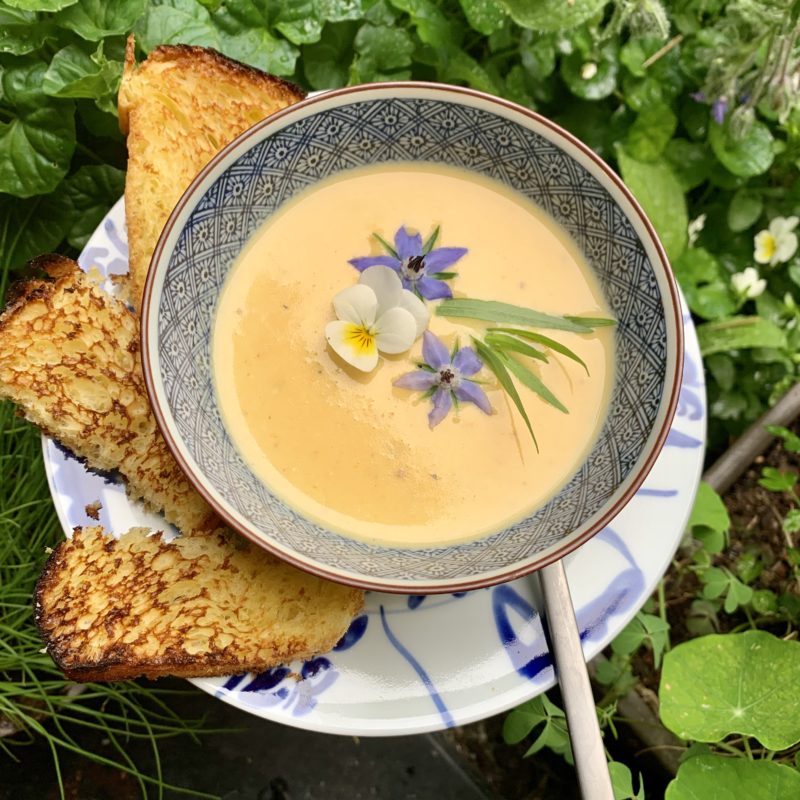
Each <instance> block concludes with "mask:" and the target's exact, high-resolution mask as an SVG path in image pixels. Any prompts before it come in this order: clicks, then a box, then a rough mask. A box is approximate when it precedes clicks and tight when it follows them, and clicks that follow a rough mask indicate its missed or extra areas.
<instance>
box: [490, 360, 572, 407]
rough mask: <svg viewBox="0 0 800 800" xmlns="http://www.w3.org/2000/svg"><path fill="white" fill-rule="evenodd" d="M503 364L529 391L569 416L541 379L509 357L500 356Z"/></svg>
mask: <svg viewBox="0 0 800 800" xmlns="http://www.w3.org/2000/svg"><path fill="white" fill-rule="evenodd" d="M502 358H503V362H504V364H505V365H506V366H507V367H508V368H509V369H510V370H511V371H512V372H513V373H514V375H516V377H517V378H519V380H520V381H521V382H522V383H524V384H525V386H527V387H528V388H529V389H530V390H531V391H534V392H536V394H538V395H539V397H541V398H542V400H545V401H546V402H548V403H550V405H551V406H554V407H555V408H557V409H558V410H559V411H563V412H564V413H565V414H569V409H568V408H567V407H566V406H565V405H564V404H563V403H562V402H561V401H560V400H559V399H558V398H557V397H556V396H555V395H554V394H553V393H552V392H551V391H550V390H549V389H548V388H547V387H546V386H545V385H544V384H543V383H542V381H541V379H540V378H539V377H537V376H536V375H534V374H533V373H532V372H531V371H530V370H529V369H528V368H527V367H526V366H524V365H523V364H520V363H519V361H515V360H514V359H513V358H511V357H510V356H507V355H505V354H503V355H502Z"/></svg>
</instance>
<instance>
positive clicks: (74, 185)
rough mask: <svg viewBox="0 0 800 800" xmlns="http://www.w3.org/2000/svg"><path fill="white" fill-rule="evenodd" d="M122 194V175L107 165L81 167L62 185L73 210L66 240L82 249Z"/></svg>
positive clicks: (119, 171)
mask: <svg viewBox="0 0 800 800" xmlns="http://www.w3.org/2000/svg"><path fill="white" fill-rule="evenodd" d="M124 191H125V173H124V172H123V171H122V170H121V169H115V168H114V167H112V166H110V165H108V164H91V165H87V166H84V167H81V168H80V169H79V170H78V171H77V172H76V173H75V174H74V175H70V176H69V178H67V179H66V180H65V181H64V184H63V192H64V195H65V197H66V198H67V200H68V201H69V203H70V205H71V207H72V219H71V224H70V227H69V230H68V231H67V238H68V239H69V243H70V244H71V245H72V246H73V247H76V248H78V249H80V248H82V247H83V246H84V245H85V244H86V242H87V241H88V240H89V237H90V236H91V235H92V232H93V231H94V229H95V228H96V227H97V226H98V225H99V224H100V222H101V221H102V219H103V217H104V216H105V215H106V212H107V211H108V209H109V208H111V206H112V205H114V203H115V202H116V201H117V200H118V199H119V198H120V197H121V196H122V193H123V192H124Z"/></svg>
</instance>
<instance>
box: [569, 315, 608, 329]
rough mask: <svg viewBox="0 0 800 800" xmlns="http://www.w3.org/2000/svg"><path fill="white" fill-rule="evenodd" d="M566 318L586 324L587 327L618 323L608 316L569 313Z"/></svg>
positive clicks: (605, 326) (601, 326)
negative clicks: (585, 315)
mask: <svg viewBox="0 0 800 800" xmlns="http://www.w3.org/2000/svg"><path fill="white" fill-rule="evenodd" d="M564 319H568V320H569V321H570V322H574V323H576V324H577V325H584V326H585V327H587V328H611V327H613V326H614V325H616V324H617V321H616V320H615V319H609V318H608V317H584V316H574V315H569V314H567V315H566V316H565V317H564Z"/></svg>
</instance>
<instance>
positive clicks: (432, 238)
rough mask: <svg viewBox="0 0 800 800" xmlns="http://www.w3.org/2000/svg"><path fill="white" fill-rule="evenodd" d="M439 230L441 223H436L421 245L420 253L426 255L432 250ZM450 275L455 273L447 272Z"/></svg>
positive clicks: (441, 273)
mask: <svg viewBox="0 0 800 800" xmlns="http://www.w3.org/2000/svg"><path fill="white" fill-rule="evenodd" d="M440 230H441V225H437V226H436V227H435V228H434V230H433V233H432V234H431V235H430V236H429V237H428V238H427V240H426V241H425V244H423V245H422V253H423V255H428V253H430V251H431V250H433V246H434V245H435V244H436V240H437V239H438V238H439V231H440ZM445 274H446V273H444V272H440V273H439V275H445ZM449 274H451V275H455V272H452V273H449Z"/></svg>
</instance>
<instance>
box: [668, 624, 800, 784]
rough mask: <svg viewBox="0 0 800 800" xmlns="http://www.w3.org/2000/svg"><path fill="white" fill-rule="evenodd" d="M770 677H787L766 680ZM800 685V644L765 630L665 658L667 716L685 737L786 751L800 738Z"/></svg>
mask: <svg viewBox="0 0 800 800" xmlns="http://www.w3.org/2000/svg"><path fill="white" fill-rule="evenodd" d="M766 675H773V676H780V680H770V681H769V682H768V683H765V677H764V676H766ZM798 682H800V643H798V642H790V641H783V640H781V639H779V638H778V637H777V636H773V635H772V634H771V633H766V632H764V631H747V632H746V633H739V634H733V633H731V634H727V635H713V636H704V637H703V638H701V639H694V640H692V641H688V642H683V643H682V644H679V645H678V646H677V647H675V648H673V649H672V650H671V651H670V652H669V653H667V655H666V656H665V657H664V667H663V671H662V673H661V688H660V691H659V697H660V699H661V719H662V720H663V722H664V724H665V725H666V726H667V727H668V728H669V729H670V730H671V731H672V732H673V733H675V734H676V735H678V736H680V737H681V738H682V739H695V740H697V741H701V742H719V741H722V740H723V739H724V738H725V737H726V736H729V735H730V734H733V733H738V734H742V735H744V736H754V737H755V738H756V739H758V741H759V742H761V744H763V745H764V747H767V748H769V749H770V750H783V749H785V748H787V747H791V746H792V745H793V744H795V743H796V742H798V741H800V716H798V714H797V713H796V701H797V685H798ZM736 796H739V794H738V792H737V795H736ZM773 796H774V795H773Z"/></svg>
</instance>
